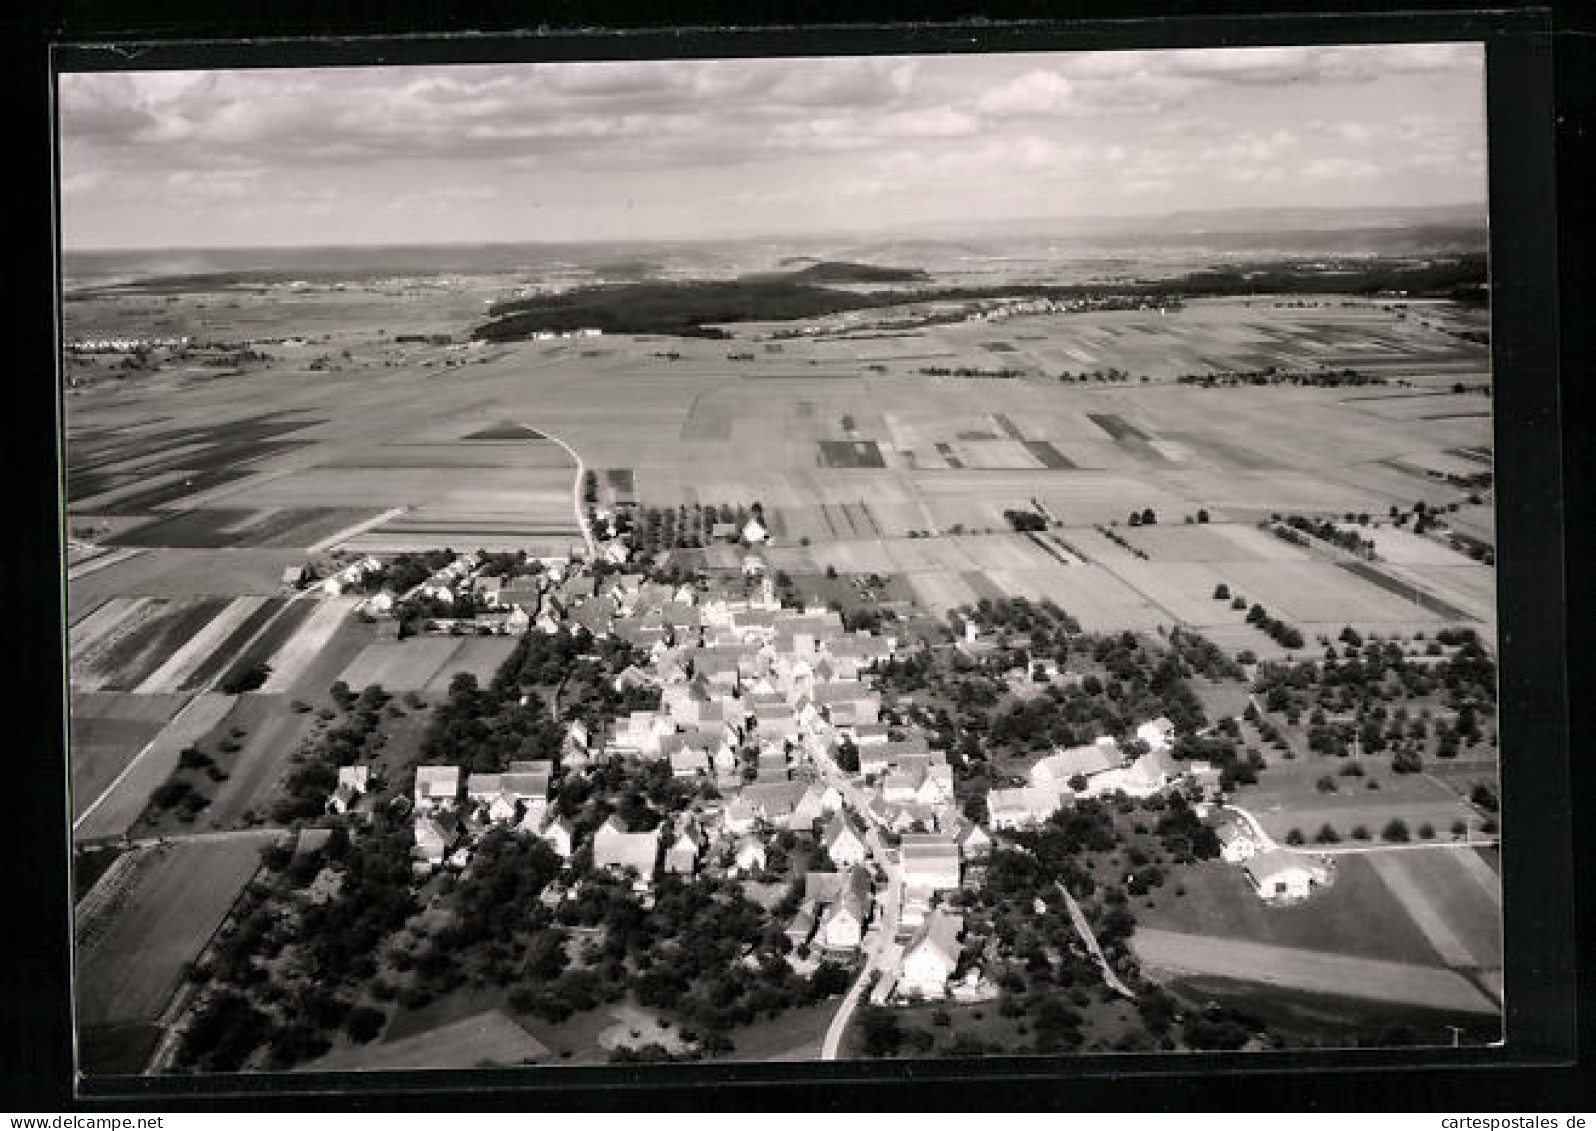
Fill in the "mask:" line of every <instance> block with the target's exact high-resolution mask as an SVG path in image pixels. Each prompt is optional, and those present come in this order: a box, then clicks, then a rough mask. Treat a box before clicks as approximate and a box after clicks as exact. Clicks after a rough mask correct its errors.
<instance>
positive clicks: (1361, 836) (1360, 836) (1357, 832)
mask: <svg viewBox="0 0 1596 1131" xmlns="http://www.w3.org/2000/svg"><path fill="white" fill-rule="evenodd" d="M1352 839H1353V840H1368V839H1369V830H1368V829H1366V828H1364V827H1363V826H1362V825H1353V826H1352Z"/></svg>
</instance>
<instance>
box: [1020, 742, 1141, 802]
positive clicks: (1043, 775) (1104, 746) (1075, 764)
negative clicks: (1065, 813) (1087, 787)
mask: <svg viewBox="0 0 1596 1131" xmlns="http://www.w3.org/2000/svg"><path fill="white" fill-rule="evenodd" d="M1124 764H1125V755H1124V753H1123V752H1122V751H1121V750H1120V748H1119V743H1117V742H1115V741H1114V740H1113V739H1112V738H1108V737H1104V738H1099V739H1098V740H1097V741H1096V742H1092V743H1088V744H1087V745H1085V746H1072V747H1070V748H1069V749H1068V750H1060V751H1058V752H1057V753H1056V754H1049V755H1048V756H1047V757H1046V758H1043V759H1042V760H1041V761H1040V762H1038V763H1036V765H1034V766H1032V767H1031V773H1030V778H1031V784H1032V785H1033V786H1035V787H1037V788H1038V789H1053V790H1059V789H1064V788H1069V787H1070V782H1071V781H1073V780H1074V779H1076V778H1087V779H1090V778H1091V777H1093V776H1094V775H1096V774H1101V773H1105V772H1107V771H1108V770H1115V769H1118V768H1119V767H1120V766H1123V765H1124Z"/></svg>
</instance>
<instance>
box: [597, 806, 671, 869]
mask: <svg viewBox="0 0 1596 1131" xmlns="http://www.w3.org/2000/svg"><path fill="white" fill-rule="evenodd" d="M658 856H659V830H658V829H657V828H656V829H652V830H650V831H649V832H646V833H629V832H622V831H620V829H619V827H618V822H617V821H616V819H615V818H614V817H611V818H610V819H609V820H608V821H606V822H604V824H603V825H601V826H600V827H599V830H598V832H597V833H595V834H594V835H593V866H594V867H595V868H634V869H636V870H637V874H638V875H640V876H651V875H653V874H654V862H655V860H656V859H657V858H658Z"/></svg>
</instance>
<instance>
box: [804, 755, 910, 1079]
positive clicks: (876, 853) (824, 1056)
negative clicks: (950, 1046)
mask: <svg viewBox="0 0 1596 1131" xmlns="http://www.w3.org/2000/svg"><path fill="white" fill-rule="evenodd" d="M812 759H813V761H814V763H815V765H816V766H818V767H819V769H820V772H821V774H822V775H823V776H824V777H825V778H826V780H827V781H828V782H830V783H831V784H832V785H834V786H836V787H837V792H838V793H840V794H842V796H843V800H844V801H846V802H848V803H849V804H850V805H852V806H853V808H854V809H855V810H857V811H858V812H859V813H861V814H864V816H865V820H866V823H867V824H868V823H869V822H870V821H871V820H872V819H873V816H872V814H871V813H870V811H869V809H867V808H866V807H865V805H864V804H863V801H864V799H863V796H862V795H861V794H860V792H859V788H858V787H857V786H856V785H854V784H853V783H852V782H851V781H849V780H848V777H847V775H846V774H844V773H843V772H842V767H840V766H838V765H837V763H836V762H835V760H833V759H832V758H831V756H830V755H829V754H825V753H817V752H812ZM871 831H872V832H873V831H874V830H873V829H872V830H871ZM865 847H866V848H867V849H868V850H869V852H870V855H871V857H872V858H873V859H874V860H875V861H876V863H877V864H878V865H879V866H880V868H881V870H882V871H883V872H885V873H886V874H887V893H886V898H885V901H884V902H885V907H884V910H883V912H882V920H881V922H879V923H878V924H877V925H876V931H875V935H876V941H875V944H874V945H873V946H872V947H871V948H870V950H869V952H868V953H867V954H866V955H865V962H864V966H863V968H862V969H861V970H860V971H859V977H858V978H856V979H855V980H854V983H853V985H852V986H851V987H849V989H848V992H847V994H845V995H844V996H843V999H842V1003H841V1004H840V1005H839V1006H838V1007H837V1012H836V1015H835V1016H833V1017H832V1019H831V1024H830V1025H829V1026H828V1027H827V1028H826V1039H825V1041H824V1042H822V1044H821V1046H820V1059H821V1060H836V1059H837V1053H838V1052H839V1051H840V1050H841V1048H842V1038H843V1034H844V1033H846V1032H847V1031H848V1023H849V1022H850V1021H851V1020H852V1019H853V1012H854V1010H855V1009H857V1008H858V1006H859V999H860V997H862V996H863V994H864V992H865V989H866V987H868V986H869V984H870V976H871V974H872V973H875V972H878V971H879V972H880V973H881V974H883V975H894V974H896V973H897V972H896V971H895V970H888V969H886V968H885V966H884V965H883V960H884V958H885V956H886V955H887V954H888V953H889V952H890V950H891V948H892V945H893V943H894V942H896V941H897V936H898V916H899V913H900V912H901V910H902V907H903V874H902V872H901V870H900V869H899V866H898V865H897V864H896V863H895V862H893V861H892V860H891V859H889V858H888V856H887V854H886V852H885V851H884V850H883V849H882V848H881V839H880V837H879V836H866V837H865Z"/></svg>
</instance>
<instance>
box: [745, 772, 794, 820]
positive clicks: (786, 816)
mask: <svg viewBox="0 0 1596 1131" xmlns="http://www.w3.org/2000/svg"><path fill="white" fill-rule="evenodd" d="M807 788H808V787H807V786H805V785H804V783H803V782H801V781H788V780H786V779H785V777H784V778H783V780H781V781H771V782H759V781H756V782H754V783H753V784H752V785H748V786H744V787H743V793H742V797H741V798H740V800H742V801H745V802H747V803H748V804H749V805H751V806H753V808H754V811H755V812H756V813H757V814H758V815H759V816H760V817H762V818H763V819H764V820H766V821H769V822H770V823H771V824H773V825H785V824H787V823H788V821H790V820H791V819H792V813H793V810H794V809H796V808H797V807H798V802H799V800H800V799H801V798H802V797H803V795H804V791H805V790H806V789H807Z"/></svg>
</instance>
